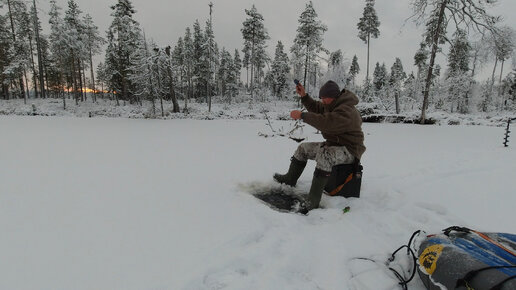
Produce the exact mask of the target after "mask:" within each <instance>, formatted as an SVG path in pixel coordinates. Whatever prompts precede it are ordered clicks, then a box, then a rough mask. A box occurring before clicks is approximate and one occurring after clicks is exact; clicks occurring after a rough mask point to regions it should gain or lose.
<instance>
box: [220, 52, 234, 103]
mask: <svg viewBox="0 0 516 290" xmlns="http://www.w3.org/2000/svg"><path fill="white" fill-rule="evenodd" d="M232 68H233V59H232V57H231V54H230V53H229V52H228V51H227V50H226V48H225V47H223V48H222V51H221V53H220V66H219V69H218V72H217V79H218V84H219V87H220V94H221V95H222V96H223V97H225V98H227V95H228V79H229V74H231V73H232V72H231V69H232Z"/></svg>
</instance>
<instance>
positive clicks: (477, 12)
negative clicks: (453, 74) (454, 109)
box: [412, 0, 499, 124]
mask: <svg viewBox="0 0 516 290" xmlns="http://www.w3.org/2000/svg"><path fill="white" fill-rule="evenodd" d="M495 2H496V0H462V1H460V2H457V1H452V0H412V7H413V10H414V13H415V14H414V16H415V19H418V21H420V20H423V21H425V22H426V26H427V29H426V32H425V34H424V36H425V39H426V42H427V44H428V45H429V46H430V47H431V52H430V63H429V66H428V71H427V76H426V80H425V89H424V92H423V93H424V95H423V105H422V106H421V119H420V123H421V124H424V123H425V120H426V110H427V108H428V103H429V95H430V87H431V85H432V79H433V78H434V75H433V70H434V65H435V58H436V55H437V52H438V51H439V47H440V45H441V44H442V43H443V42H444V40H445V39H446V31H447V25H448V24H449V23H455V25H456V29H460V28H461V27H463V28H465V29H470V28H472V29H475V30H480V28H482V29H484V28H485V29H487V30H490V31H494V30H496V28H495V24H496V23H497V22H498V21H499V18H498V17H493V16H490V15H488V14H487V12H486V11H487V6H489V5H491V4H493V3H495ZM427 9H430V10H431V12H430V13H429V15H430V16H428V13H427ZM453 20H457V21H453Z"/></svg>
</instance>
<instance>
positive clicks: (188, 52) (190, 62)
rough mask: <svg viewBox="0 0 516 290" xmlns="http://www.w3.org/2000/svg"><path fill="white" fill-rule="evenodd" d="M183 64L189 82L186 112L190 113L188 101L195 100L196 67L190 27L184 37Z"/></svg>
mask: <svg viewBox="0 0 516 290" xmlns="http://www.w3.org/2000/svg"><path fill="white" fill-rule="evenodd" d="M182 62H183V67H184V73H185V79H186V82H187V91H186V97H185V107H184V111H185V112H186V113H188V100H189V99H190V98H193V77H194V67H195V54H194V43H193V38H192V32H191V30H190V27H187V28H186V31H185V36H184V37H183V56H182Z"/></svg>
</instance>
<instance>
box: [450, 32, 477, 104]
mask: <svg viewBox="0 0 516 290" xmlns="http://www.w3.org/2000/svg"><path fill="white" fill-rule="evenodd" d="M470 50H471V46H470V44H469V41H468V39H467V35H466V32H465V31H464V30H460V29H459V30H457V31H456V32H455V37H454V39H453V41H452V44H451V46H450V53H449V54H448V77H447V80H446V82H447V86H448V94H449V99H450V100H451V103H452V108H453V103H454V102H456V103H457V110H458V111H459V112H461V113H467V112H468V111H469V91H470V90H471V85H472V83H473V80H472V78H471V76H470V75H469V74H468V71H469V56H470ZM452 110H453V109H452Z"/></svg>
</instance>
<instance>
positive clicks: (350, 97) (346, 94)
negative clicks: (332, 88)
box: [327, 89, 358, 110]
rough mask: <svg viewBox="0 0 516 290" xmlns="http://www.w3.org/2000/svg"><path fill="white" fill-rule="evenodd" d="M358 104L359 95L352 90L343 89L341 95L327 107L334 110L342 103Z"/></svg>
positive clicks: (347, 104)
mask: <svg viewBox="0 0 516 290" xmlns="http://www.w3.org/2000/svg"><path fill="white" fill-rule="evenodd" d="M357 104H358V97H357V96H356V95H355V94H353V93H352V92H350V91H347V90H345V89H344V90H342V91H341V93H340V96H339V97H338V98H337V99H335V101H333V102H332V103H331V104H329V105H328V106H327V109H329V110H333V109H334V108H336V107H338V106H340V105H346V106H356V105H357Z"/></svg>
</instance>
